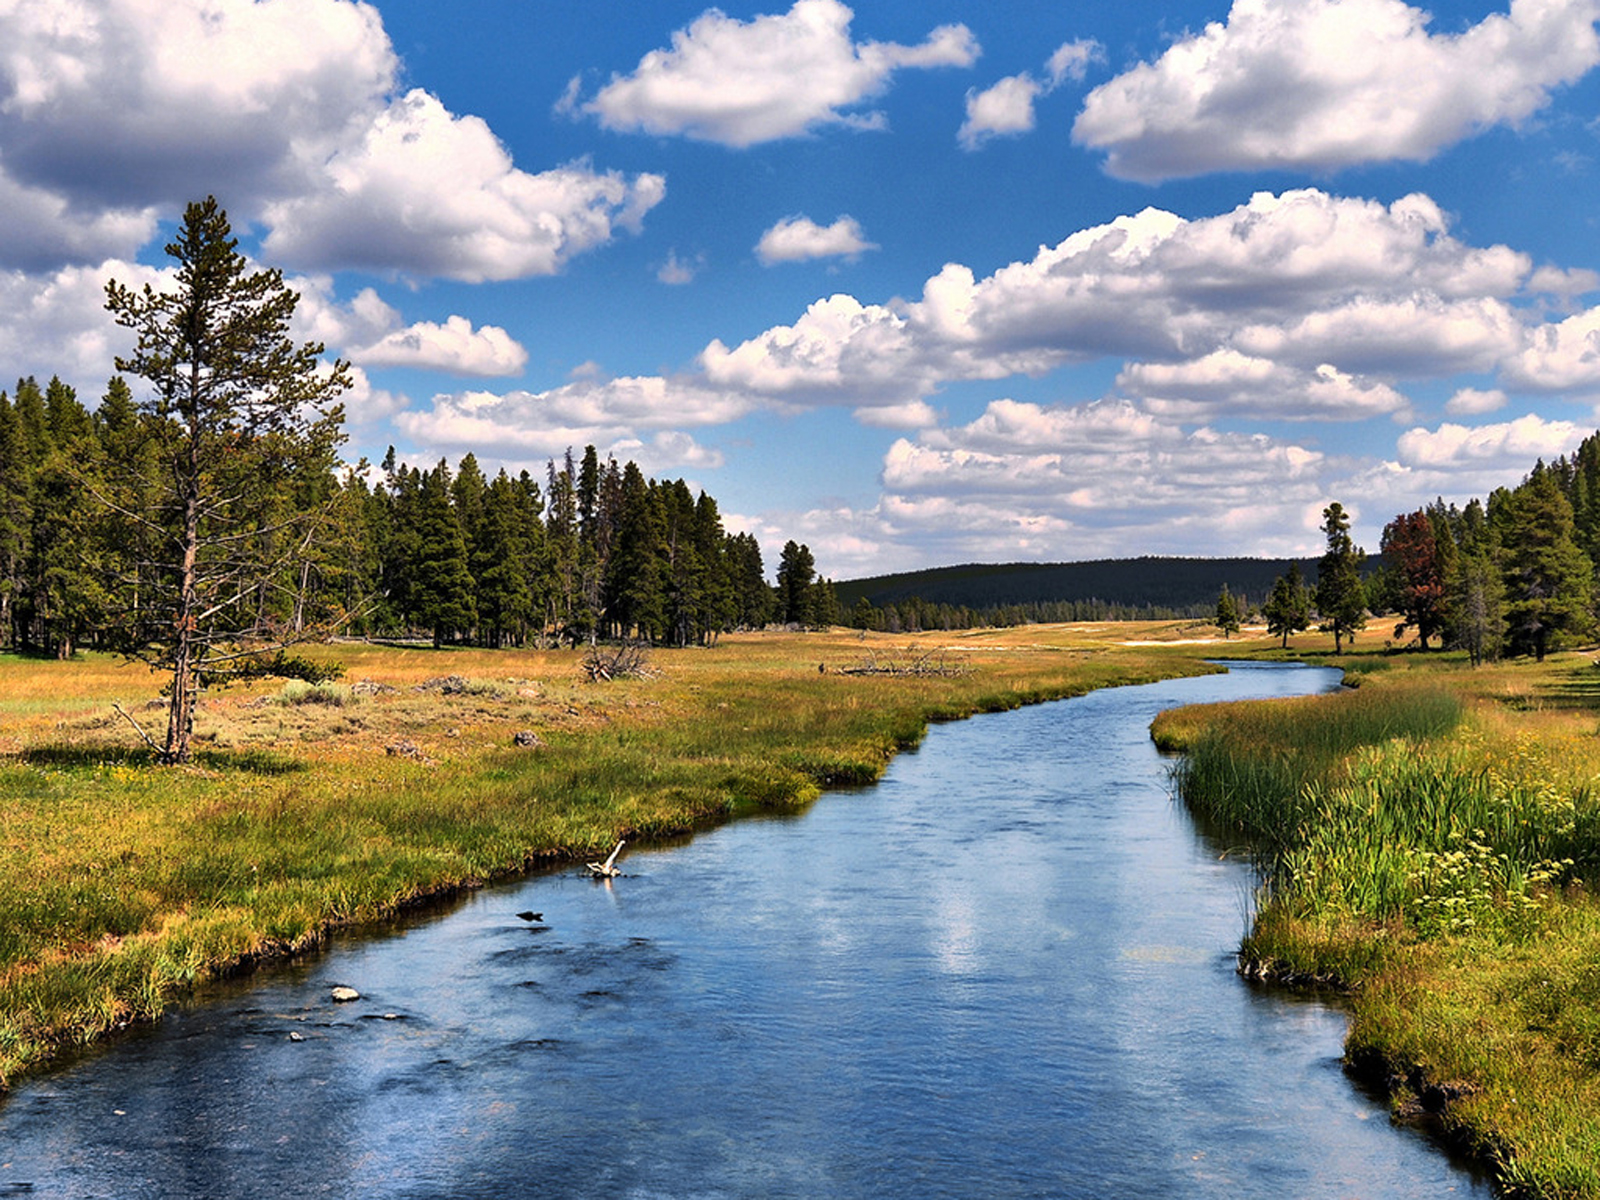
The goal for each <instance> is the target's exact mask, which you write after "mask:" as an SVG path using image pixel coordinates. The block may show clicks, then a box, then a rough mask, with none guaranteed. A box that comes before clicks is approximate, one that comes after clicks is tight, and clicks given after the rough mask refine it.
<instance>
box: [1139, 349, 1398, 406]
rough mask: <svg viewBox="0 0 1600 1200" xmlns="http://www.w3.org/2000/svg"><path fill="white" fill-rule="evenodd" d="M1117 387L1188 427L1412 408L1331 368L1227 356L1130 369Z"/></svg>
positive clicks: (1380, 387)
mask: <svg viewBox="0 0 1600 1200" xmlns="http://www.w3.org/2000/svg"><path fill="white" fill-rule="evenodd" d="M1117 387H1118V388H1120V389H1121V390H1122V391H1124V392H1127V393H1128V394H1129V395H1132V396H1135V397H1138V398H1140V399H1141V400H1142V401H1143V403H1144V407H1145V408H1147V409H1148V410H1149V411H1150V412H1153V413H1155V414H1157V415H1158V416H1164V417H1171V418H1175V419H1179V420H1186V421H1206V420H1215V419H1216V418H1218V417H1226V416H1255V417H1269V418H1270V417H1276V418H1279V419H1282V420H1292V421H1311V420H1317V421H1341V420H1343V421H1351V420H1362V419H1365V418H1367V417H1373V416H1386V415H1391V414H1395V413H1401V412H1405V411H1406V410H1408V409H1409V407H1410V402H1409V401H1408V400H1407V399H1406V398H1405V397H1404V396H1403V395H1401V394H1400V393H1399V392H1397V391H1395V390H1394V388H1392V387H1390V386H1388V385H1387V384H1385V383H1381V382H1376V381H1373V380H1367V379H1359V378H1356V377H1354V376H1351V375H1348V374H1346V373H1345V372H1343V371H1340V370H1339V369H1338V368H1337V367H1334V366H1331V365H1330V364H1328V363H1319V364H1317V366H1316V367H1315V368H1313V369H1311V370H1305V369H1303V368H1299V367H1294V366H1287V365H1285V364H1283V363H1279V362H1273V361H1272V360H1270V359H1265V358H1255V357H1251V356H1250V355H1246V354H1241V353H1239V351H1237V350H1233V349H1222V350H1216V351H1213V352H1212V353H1210V354H1208V355H1206V356H1205V357H1204V358H1198V359H1193V360H1191V361H1188V362H1181V363H1130V364H1129V365H1128V366H1126V367H1124V368H1123V370H1122V372H1121V373H1120V374H1119V375H1118V376H1117Z"/></svg>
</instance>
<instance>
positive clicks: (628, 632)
mask: <svg viewBox="0 0 1600 1200" xmlns="http://www.w3.org/2000/svg"><path fill="white" fill-rule="evenodd" d="M622 497H623V499H622V519H621V522H620V524H619V525H618V527H617V533H616V547H615V549H614V551H613V552H612V556H611V563H610V567H611V572H610V578H609V579H608V580H607V586H606V595H607V597H608V603H607V613H608V615H610V616H611V619H612V621H613V623H614V625H615V627H616V630H617V633H618V634H619V635H620V636H622V637H629V636H637V637H640V638H643V639H645V640H648V641H655V640H659V639H660V638H661V637H662V636H663V634H664V633H665V628H666V623H667V594H666V589H667V580H666V559H667V549H666V522H665V519H664V517H663V515H662V512H661V502H660V498H659V497H658V496H657V494H656V493H655V491H654V490H652V488H651V487H650V485H649V484H648V483H646V482H645V478H644V475H643V473H642V472H641V471H640V470H639V468H638V467H637V466H636V465H635V464H633V463H631V462H630V463H629V464H628V465H627V466H625V467H624V468H623V469H622Z"/></svg>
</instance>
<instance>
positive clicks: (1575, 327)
mask: <svg viewBox="0 0 1600 1200" xmlns="http://www.w3.org/2000/svg"><path fill="white" fill-rule="evenodd" d="M1502 375H1503V377H1504V378H1505V380H1506V382H1507V383H1509V384H1510V385H1511V386H1512V387H1517V388H1527V389H1529V390H1532V391H1549V392H1560V391H1568V390H1571V389H1574V388H1593V387H1596V386H1600V308H1591V309H1589V310H1587V311H1586V312H1580V313H1575V314H1573V315H1572V316H1570V317H1568V318H1566V319H1565V320H1563V321H1557V322H1553V323H1547V324H1544V325H1540V326H1538V327H1536V328H1534V329H1531V330H1529V331H1528V336H1527V345H1526V347H1525V348H1524V349H1523V350H1522V351H1521V353H1519V354H1517V355H1515V356H1514V357H1513V358H1512V359H1511V360H1510V361H1509V362H1507V363H1506V364H1505V367H1504V370H1503V372H1502Z"/></svg>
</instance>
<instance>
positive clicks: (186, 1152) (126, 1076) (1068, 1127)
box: [0, 668, 1491, 1200]
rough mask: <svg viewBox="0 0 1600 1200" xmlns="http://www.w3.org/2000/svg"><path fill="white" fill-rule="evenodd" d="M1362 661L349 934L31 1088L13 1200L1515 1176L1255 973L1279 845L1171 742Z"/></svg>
mask: <svg viewBox="0 0 1600 1200" xmlns="http://www.w3.org/2000/svg"><path fill="white" fill-rule="evenodd" d="M1336 682H1337V673H1336V672H1332V671H1324V670H1316V669H1309V668H1302V669H1286V668H1278V669H1261V668H1254V669H1245V670H1235V671H1233V672H1231V673H1229V674H1228V675H1221V676H1211V677H1207V678H1201V679H1189V680H1174V681H1169V682H1166V683H1158V684H1152V685H1149V686H1146V687H1136V688H1116V689H1108V690H1104V691H1100V692H1095V693H1092V694H1090V695H1088V696H1085V697H1082V698H1079V699H1075V700H1070V701H1063V702H1059V703H1054V704H1047V705H1041V706H1037V707H1033V708H1026V709H1021V710H1017V711H1014V712H1009V713H1003V714H995V715H987V716H981V717H977V718H974V719H972V720H970V721H964V722H959V723H954V724H949V725H941V726H939V727H937V728H935V729H934V730H933V731H932V732H931V734H930V736H929V738H928V739H927V741H926V742H925V743H924V745H923V747H922V748H921V749H920V750H919V751H916V752H912V753H907V754H903V755H901V756H900V757H899V758H898V759H896V761H895V762H894V763H893V764H892V765H891V768H890V770H889V772H888V774H887V775H886V777H885V778H884V779H883V781H882V782H881V783H880V784H878V785H876V786H874V787H870V788H864V789H860V790H857V791H852V792H849V793H832V794H829V795H827V796H824V797H823V798H822V799H821V800H820V801H818V803H816V804H815V805H814V806H812V807H811V809H810V810H808V811H807V812H806V813H805V814H803V815H801V816H798V817H794V818H786V819H770V820H749V821H743V822H738V823H735V824H732V825H728V826H725V827H722V828H719V829H716V830H714V831H712V832H709V833H706V834H703V835H701V836H699V837H696V838H695V839H693V840H692V841H689V842H686V843H683V844H680V845H675V846H671V847H662V848H658V849H654V850H649V851H637V852H633V853H629V854H626V855H625V856H624V858H623V859H622V865H623V866H624V868H625V870H626V874H625V875H624V876H623V877H622V878H620V879H617V880H616V881H614V882H612V883H596V882H593V881H591V880H589V879H587V878H583V877H580V876H578V875H576V874H574V873H573V872H571V871H562V872H556V873H550V874H544V875H538V876H534V877H532V878H529V879H527V880H525V881H522V882H520V883H517V884H514V885H507V886H501V887H495V888H490V889H485V890H483V891H480V892H476V893H474V894H472V895H471V896H470V897H469V898H467V899H466V900H464V901H463V902H461V903H459V904H457V905H454V906H452V907H451V908H450V909H449V910H448V911H446V912H443V913H440V914H435V915H433V916H431V917H429V918H427V919H418V920H414V921H411V922H408V923H406V924H404V925H401V926H398V927H396V928H395V929H393V930H391V931H389V932H387V933H385V934H382V935H379V936H365V937H347V938H341V939H339V940H338V941H337V942H336V943H335V945H334V946H333V947H332V948H331V949H330V950H329V951H328V952H327V953H324V954H320V955H318V956H316V957H314V958H311V959H308V960H305V961H302V962H299V963H295V964H292V965H290V966H287V967H283V968H280V969H275V970H272V971H268V972H263V973H261V974H258V975H256V976H254V977H253V978H251V979H250V980H248V981H247V982H246V984H245V985H243V986H239V985H235V986H231V987H229V988H226V989H219V990H218V991H217V992H216V993H215V994H213V995H211V996H209V997H207V998H206V999H205V1000H204V1001H203V1002H200V1003H196V1004H192V1005H188V1006H185V1007H182V1008H177V1009H174V1010H173V1011H171V1012H170V1013H169V1014H168V1016H167V1018H166V1019H165V1020H164V1021H163V1022H162V1023H161V1024H160V1025H158V1026H155V1027H151V1028H148V1029H141V1030H136V1031H133V1032H132V1033H130V1034H129V1035H127V1036H125V1037H122V1038H119V1039H117V1040H116V1041H115V1042H114V1043H113V1044H111V1045H109V1046H107V1047H105V1048H104V1049H102V1050H98V1051H95V1052H93V1053H91V1054H89V1055H87V1056H85V1057H84V1058H83V1059H81V1060H80V1061H78V1062H75V1063H73V1064H72V1065H70V1066H68V1067H65V1068H63V1069H61V1070H59V1071H57V1072H55V1073H53V1074H51V1075H48V1076H46V1077H44V1078H41V1079H37V1080H34V1081H31V1082H29V1083H26V1084H24V1085H22V1086H19V1087H18V1088H17V1089H16V1090H15V1091H14V1093H13V1094H12V1095H11V1096H10V1097H9V1099H8V1100H7V1101H6V1102H5V1103H4V1104H3V1105H0V1196H4V1195H9V1194H30V1195H35V1196H48V1197H63V1198H73V1200H77V1198H80V1197H84V1198H87V1197H105V1198H107V1200H132V1198H143V1197H151V1198H162V1200H168V1198H187V1197H206V1198H209V1200H218V1198H234V1197H238V1198H247V1197H248V1198H254V1197H261V1198H263V1200H265V1198H272V1200H282V1198H289V1197H314V1196H339V1197H346V1196H350V1197H353V1196H360V1197H363V1198H368V1197H393V1198H401V1197H404V1198H413V1197H414V1198H418V1200H421V1198H424V1197H427V1198H434V1197H484V1198H489V1197H496V1198H498V1197H566V1196H572V1197H579V1196H599V1195H605V1196H608V1197H638V1198H645V1197H708V1198H709V1197H880V1196H895V1197H985V1198H988V1197H1083V1198H1086V1200H1087V1198H1091V1197H1093V1198H1096V1200H1099V1198H1116V1200H1133V1198H1140V1197H1151V1198H1156V1197H1160V1198H1162V1200H1169V1198H1175V1197H1176V1198H1185V1200H1187V1198H1191V1197H1198V1198H1210V1197H1215V1198H1218V1200H1221V1198H1224V1197H1226V1198H1228V1200H1240V1198H1249V1197H1261V1198H1269V1197H1270V1198H1271V1200H1283V1198H1286V1197H1293V1198H1297V1200H1315V1198H1322V1197H1326V1198H1328V1200H1335V1198H1337V1200H1353V1198H1362V1197H1366V1198H1371V1200H1380V1198H1381V1200H1405V1198H1408V1197H1416V1198H1422V1197H1428V1198H1430V1200H1431V1198H1434V1197H1440V1196H1472V1197H1482V1198H1487V1197H1489V1196H1490V1195H1491V1191H1490V1189H1489V1188H1488V1186H1487V1185H1486V1184H1485V1183H1484V1182H1483V1181H1482V1180H1481V1179H1477V1178H1475V1177H1473V1176H1472V1175H1470V1174H1468V1173H1466V1172H1465V1171H1464V1170H1462V1169H1461V1168H1460V1167H1459V1166H1457V1165H1454V1164H1452V1163H1451V1162H1450V1161H1449V1160H1448V1159H1447V1158H1446V1157H1445V1156H1444V1155H1443V1154H1442V1153H1441V1152H1439V1151H1438V1150H1436V1149H1434V1148H1433V1147H1431V1146H1430V1145H1429V1144H1428V1143H1427V1142H1425V1141H1424V1140H1423V1139H1421V1138H1420V1137H1418V1136H1417V1135H1415V1134H1413V1133H1411V1132H1409V1131H1407V1130H1404V1129H1400V1128H1396V1127H1394V1126H1393V1125H1392V1124H1391V1123H1390V1121H1389V1119H1388V1116H1387V1113H1386V1111H1385V1109H1384V1107H1383V1105H1382V1104H1381V1102H1379V1101H1376V1100H1374V1099H1372V1098H1370V1097H1368V1096H1365V1095H1363V1094H1362V1093H1361V1092H1360V1091H1359V1090H1358V1089H1357V1088H1356V1087H1355V1086H1353V1085H1352V1084H1351V1083H1350V1081H1349V1080H1348V1079H1347V1078H1346V1077H1345V1076H1344V1074H1343V1072H1342V1071H1341V1069H1340V1065H1339V1055H1340V1043H1341V1040H1342V1037H1343V1033H1344V1025H1345V1022H1344V1018H1343V1016H1342V1015H1341V1014H1340V1013H1339V1012H1338V1011H1337V1010H1334V1009H1330V1008H1329V1007H1327V1006H1325V1005H1323V1004H1320V1003H1317V1002H1313V1001H1307V1000H1302V999H1295V998H1292V997H1286V996H1284V995H1281V994H1276V993H1272V992H1264V991H1261V990H1257V989H1254V988H1252V987H1251V986H1249V985H1247V984H1245V983H1244V982H1243V981H1241V980H1240V979H1239V977H1238V976H1237V975H1236V974H1235V972H1234V961H1233V955H1232V950H1233V948H1234V947H1235V946H1236V945H1237V943H1238V941H1239V937H1240V935H1241V933H1242V932H1243V930H1244V927H1245V923H1246V920H1247V912H1248V907H1249V896H1250V888H1251V876H1250V871H1249V868H1248V866H1247V865H1246V864H1245V863H1244V862H1242V861H1241V860H1240V858H1239V857H1238V856H1237V855H1236V854H1232V853H1228V852H1227V851H1228V848H1227V847H1225V846H1220V845H1218V844H1216V843H1214V842H1211V841H1208V840H1207V839H1205V838H1204V837H1202V836H1201V835H1200V834H1198V833H1197V832H1196V830H1195V827H1194V825H1193V823H1192V822H1191V820H1190V819H1189V818H1188V816H1187V815H1186V814H1185V812H1184V811H1183V809H1182V807H1181V806H1180V805H1178V804H1177V803H1175V802H1174V801H1173V800H1172V798H1171V796H1170V794H1169V789H1168V782H1167V775H1166V764H1165V763H1164V762H1163V761H1162V760H1161V759H1160V758H1159V757H1158V756H1157V754H1156V753H1155V751H1154V750H1153V748H1152V747H1151V744H1150V741H1149V737H1148V732H1147V728H1148V725H1149V722H1150V720H1151V719H1152V718H1153V717H1154V716H1155V714H1156V713H1157V712H1158V711H1160V710H1161V709H1163V708H1169V707H1172V706H1173V705H1176V704H1185V703H1190V702H1195V701H1208V700H1220V699H1233V698H1241V697H1246V696H1263V695H1288V694H1297V693H1304V692H1308V691H1317V690H1324V689H1327V688H1331V687H1333V686H1335V685H1336ZM524 910H532V911H536V912H538V913H540V914H542V919H541V920H539V921H533V922H530V921H527V920H524V919H522V918H520V917H519V916H518V915H517V914H518V913H519V912H520V911H524ZM334 985H348V986H351V987H354V988H356V989H358V990H359V991H360V993H361V999H359V1000H357V1001H354V1002H349V1003H342V1004H336V1003H334V1002H333V1001H332V999H331V998H330V990H331V988H332V987H333V986H334Z"/></svg>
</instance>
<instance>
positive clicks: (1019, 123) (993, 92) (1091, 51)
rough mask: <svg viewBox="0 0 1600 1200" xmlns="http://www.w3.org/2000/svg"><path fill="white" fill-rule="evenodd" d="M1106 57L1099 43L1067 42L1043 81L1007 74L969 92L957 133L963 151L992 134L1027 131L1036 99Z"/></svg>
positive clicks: (1077, 77) (1048, 65) (1048, 66)
mask: <svg viewBox="0 0 1600 1200" xmlns="http://www.w3.org/2000/svg"><path fill="white" fill-rule="evenodd" d="M1104 58H1105V51H1104V49H1103V48H1102V47H1101V45H1100V43H1099V42H1096V41H1093V40H1092V39H1091V40H1087V41H1077V42H1067V43H1066V44H1064V45H1062V46H1059V47H1057V49H1056V51H1055V52H1054V53H1053V54H1051V55H1050V59H1049V61H1048V62H1047V63H1046V64H1045V73H1046V75H1047V78H1046V79H1045V80H1044V81H1043V82H1041V81H1039V80H1037V79H1035V78H1034V77H1033V76H1032V75H1030V74H1029V73H1028V72H1026V71H1024V72H1022V73H1021V74H1020V75H1008V76H1006V77H1005V78H1004V79H1002V80H1000V81H999V82H998V83H995V84H992V85H990V86H989V87H987V88H985V89H983V90H982V91H978V90H977V89H973V90H971V91H969V92H968V93H967V119H966V120H965V121H963V122H962V123H961V128H960V129H959V130H958V131H957V132H956V140H957V141H958V142H960V143H961V148H962V149H964V150H976V149H977V148H978V147H979V146H981V145H983V143H984V142H986V141H988V140H989V139H990V138H993V137H1010V136H1015V135H1017V134H1022V133H1028V132H1029V131H1031V130H1032V129H1033V126H1034V111H1033V106H1034V102H1035V101H1036V100H1038V99H1039V98H1040V97H1041V96H1047V95H1049V94H1050V93H1051V92H1053V91H1055V90H1056V88H1058V87H1060V86H1061V85H1062V84H1063V83H1065V82H1066V81H1067V80H1069V79H1071V80H1081V79H1083V77H1084V75H1086V74H1087V73H1088V70H1089V64H1090V63H1092V62H1097V61H1100V60H1103V59H1104Z"/></svg>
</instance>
